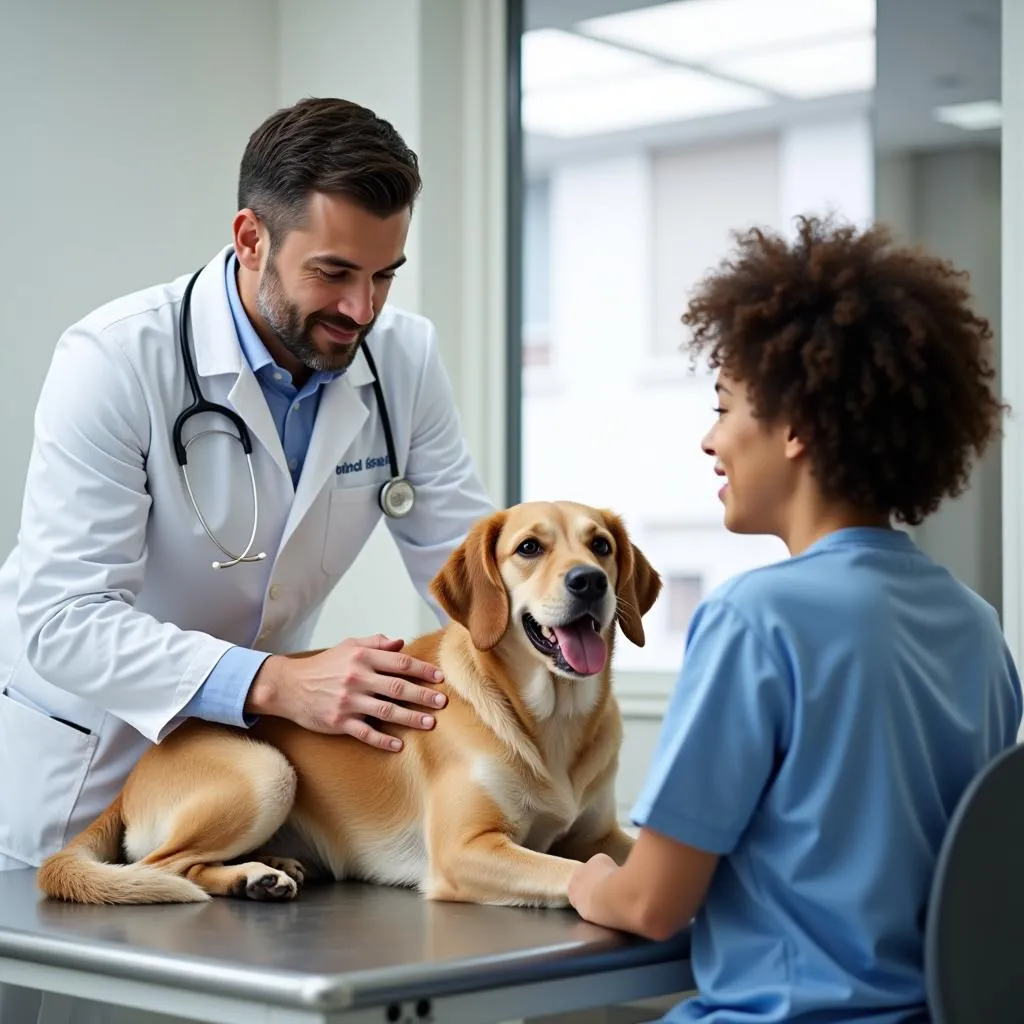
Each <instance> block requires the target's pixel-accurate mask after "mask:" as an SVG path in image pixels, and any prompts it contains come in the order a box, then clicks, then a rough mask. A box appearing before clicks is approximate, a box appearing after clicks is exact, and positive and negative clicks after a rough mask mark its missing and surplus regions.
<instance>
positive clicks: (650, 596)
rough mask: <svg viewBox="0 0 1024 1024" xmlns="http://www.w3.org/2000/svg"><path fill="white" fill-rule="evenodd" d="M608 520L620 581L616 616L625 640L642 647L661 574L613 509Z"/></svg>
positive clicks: (605, 514)
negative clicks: (645, 625) (633, 540)
mask: <svg viewBox="0 0 1024 1024" xmlns="http://www.w3.org/2000/svg"><path fill="white" fill-rule="evenodd" d="M603 514H604V519H605V522H606V523H607V524H608V529H609V530H610V531H611V534H612V536H613V537H614V538H615V551H616V555H615V558H616V562H617V563H618V570H619V580H618V584H617V586H616V590H617V597H618V611H617V612H616V617H617V618H618V620H619V625H620V626H621V627H622V632H623V633H624V634H625V636H626V639H627V640H629V641H630V642H631V643H634V644H636V646H637V647H643V645H644V644H645V643H646V640H647V638H646V637H645V636H644V624H643V622H642V621H641V619H642V618H643V616H644V615H646V614H647V613H648V612H649V611H650V610H651V607H652V606H653V605H654V602H655V601H656V600H657V597H658V594H659V593H660V592H661V576H659V575H658V573H657V572H655V571H654V569H653V568H652V567H651V563H650V562H648V561H647V557H646V556H645V555H644V553H643V552H642V551H641V550H640V549H639V548H638V547H637V546H636V545H635V544H634V543H633V542H632V541H631V540H630V539H629V534H628V533H627V532H626V527H625V524H624V523H623V522H622V520H621V519H620V518H619V517H618V516H617V515H615V513H614V512H608V511H605V512H604V513H603Z"/></svg>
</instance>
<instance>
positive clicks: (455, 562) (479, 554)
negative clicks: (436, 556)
mask: <svg viewBox="0 0 1024 1024" xmlns="http://www.w3.org/2000/svg"><path fill="white" fill-rule="evenodd" d="M505 518H506V513H505V512H503V511H501V512H495V513H494V514H493V515H491V516H488V517H487V518H485V519H481V520H480V521H479V522H477V523H476V524H475V525H474V526H473V528H472V529H471V530H470V531H469V533H468V534H467V536H466V539H465V541H463V543H462V544H461V545H459V547H458V548H456V549H455V550H454V551H453V552H452V554H451V556H450V557H449V559H448V561H447V562H446V563H445V565H444V566H443V568H442V569H441V571H440V572H439V573H438V574H437V575H436V576H435V577H434V579H433V580H432V581H431V583H430V592H431V594H433V595H434V598H435V599H436V600H437V602H438V604H440V606H441V607H442V608H443V609H444V611H445V613H446V614H447V615H448V617H449V618H451V619H453V620H454V621H455V622H458V623H460V624H461V625H463V626H465V627H466V629H468V630H469V635H470V637H471V638H472V640H473V644H474V646H476V647H477V648H479V649H480V650H481V651H489V650H491V648H492V647H494V646H495V645H496V644H497V643H498V642H499V641H500V640H501V638H502V637H503V636H504V635H505V631H506V630H507V629H508V618H509V601H508V592H507V591H506V589H505V581H504V580H503V579H502V578H501V573H500V572H499V571H498V563H497V559H496V557H495V550H496V548H497V544H498V537H499V535H500V534H501V530H502V527H503V526H504V525H505Z"/></svg>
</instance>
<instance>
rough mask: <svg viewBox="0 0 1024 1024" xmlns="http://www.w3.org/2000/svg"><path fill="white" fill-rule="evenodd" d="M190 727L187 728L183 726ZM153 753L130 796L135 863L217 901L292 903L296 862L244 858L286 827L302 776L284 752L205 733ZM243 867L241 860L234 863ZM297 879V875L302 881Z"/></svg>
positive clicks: (129, 847)
mask: <svg viewBox="0 0 1024 1024" xmlns="http://www.w3.org/2000/svg"><path fill="white" fill-rule="evenodd" d="M183 728H184V727H183ZM189 731H190V733H191V735H190V736H189V737H188V742H187V743H184V742H179V743H175V742H173V741H174V735H173V734H172V736H171V737H169V738H168V740H165V741H164V744H166V749H165V750H164V751H160V747H161V746H164V744H160V745H158V746H157V747H155V748H153V749H152V750H151V751H149V752H148V754H147V757H145V758H143V759H142V761H141V762H140V764H139V766H138V770H137V771H136V773H135V774H134V775H133V777H132V779H131V780H130V785H129V786H127V787H126V790H125V838H124V846H125V851H126V853H127V855H128V857H129V859H131V860H133V861H138V862H139V863H141V864H147V865H150V866H152V867H155V868H158V869H161V870H164V871H168V872H171V873H173V874H177V875H183V876H184V877H186V878H187V879H189V881H191V882H194V883H195V884H196V885H198V886H199V887H200V888H202V889H203V890H205V891H206V892H208V893H210V894H211V895H213V896H240V897H243V898H248V899H256V900H284V899H292V898H293V897H294V896H295V895H296V893H297V892H298V889H299V884H300V882H301V874H299V873H297V872H294V870H289V868H291V867H292V865H283V864H267V863H264V862H262V861H259V860H244V859H243V858H245V857H246V855H249V856H251V855H252V851H254V850H256V849H257V848H258V847H261V846H263V844H265V843H266V842H267V840H268V839H270V837H271V836H273V835H274V833H275V832H277V830H278V829H279V828H280V827H281V826H282V825H283V824H284V822H285V820H286V819H287V817H288V814H289V812H290V811H291V807H292V802H293V800H294V798H295V784H296V780H295V771H294V769H293V768H292V766H291V764H289V762H288V760H287V759H286V758H285V757H284V755H283V754H281V753H280V751H278V750H276V749H275V748H274V747H271V746H270V745H268V744H265V743H260V742H254V741H252V740H250V739H247V738H245V737H240V736H236V735H233V734H231V733H229V732H227V731H214V730H212V729H204V728H202V727H196V728H193V729H190V730H189ZM231 861H235V863H229V862H231ZM296 874H298V877H295V876H296Z"/></svg>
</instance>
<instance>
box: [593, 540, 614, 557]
mask: <svg viewBox="0 0 1024 1024" xmlns="http://www.w3.org/2000/svg"><path fill="white" fill-rule="evenodd" d="M590 550H591V551H593V552H594V554H595V555H597V556H598V558H606V557H607V556H608V555H610V554H611V553H612V546H611V544H610V543H609V541H608V538H607V537H595V538H594V539H593V540H592V541H591V542H590Z"/></svg>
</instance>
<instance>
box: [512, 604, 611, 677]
mask: <svg viewBox="0 0 1024 1024" xmlns="http://www.w3.org/2000/svg"><path fill="white" fill-rule="evenodd" d="M600 628H601V625H600V623H599V622H598V621H597V619H595V618H594V616H593V615H590V614H587V615H582V616H580V618H578V619H576V620H574V621H573V622H567V623H565V624H564V625H562V626H542V625H541V624H540V623H539V622H538V621H537V620H536V619H535V618H534V617H533V616H532V615H531V614H530V613H529V612H525V613H524V614H523V629H525V630H526V635H527V636H528V637H529V638H530V643H532V644H533V646H534V647H536V648H537V650H538V651H540V653H541V654H544V655H546V656H547V657H549V658H553V659H554V662H555V667H556V668H557V669H560V670H561V671H562V672H571V673H573V674H574V675H578V676H592V675H595V674H596V673H598V672H600V671H601V670H602V669H603V668H604V664H605V661H607V659H608V645H607V644H606V643H605V642H604V637H603V636H601V634H600V632H598V631H599V630H600Z"/></svg>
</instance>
